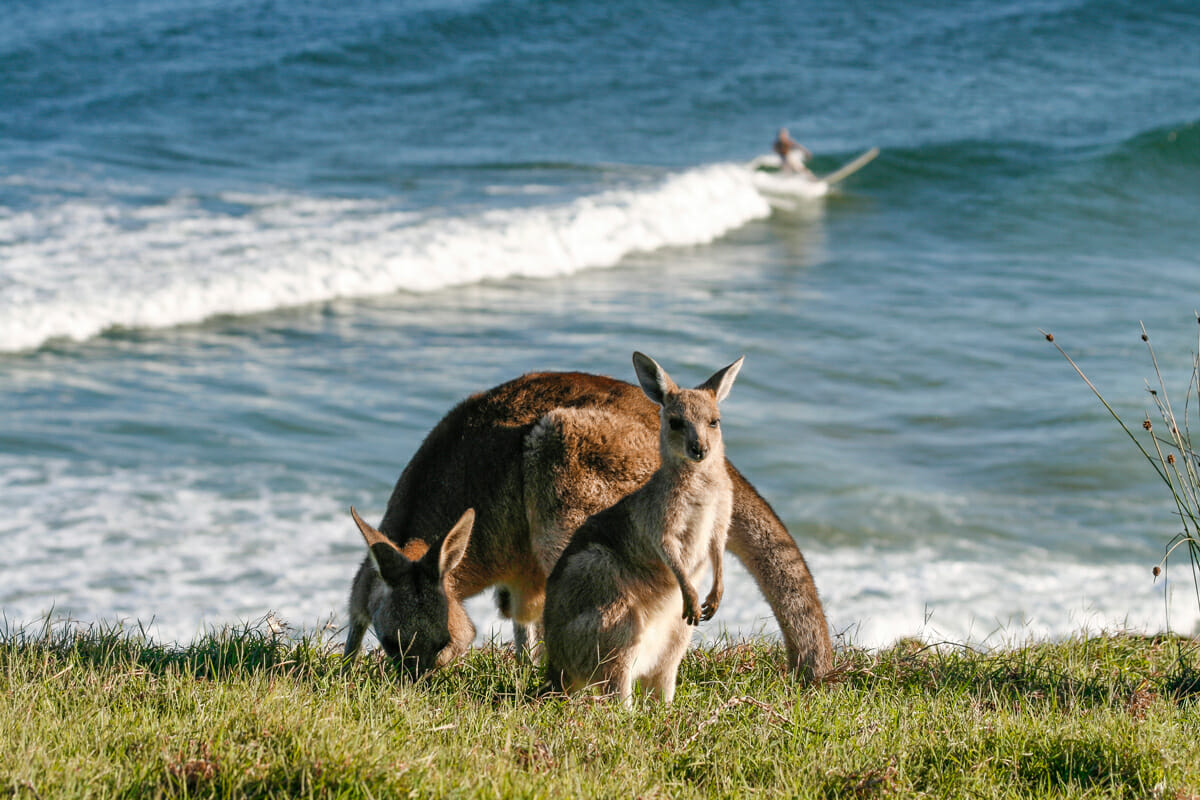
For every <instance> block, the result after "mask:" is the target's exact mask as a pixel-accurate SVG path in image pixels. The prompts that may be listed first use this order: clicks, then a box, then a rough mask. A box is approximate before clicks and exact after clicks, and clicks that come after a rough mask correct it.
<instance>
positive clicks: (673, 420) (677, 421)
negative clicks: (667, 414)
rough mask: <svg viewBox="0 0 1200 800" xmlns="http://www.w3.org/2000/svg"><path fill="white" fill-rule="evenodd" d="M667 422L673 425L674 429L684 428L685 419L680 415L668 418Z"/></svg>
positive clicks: (672, 428)
mask: <svg viewBox="0 0 1200 800" xmlns="http://www.w3.org/2000/svg"><path fill="white" fill-rule="evenodd" d="M667 424H668V425H670V426H671V430H673V431H681V430H683V420H681V419H680V418H679V417H671V418H670V419H668V420H667Z"/></svg>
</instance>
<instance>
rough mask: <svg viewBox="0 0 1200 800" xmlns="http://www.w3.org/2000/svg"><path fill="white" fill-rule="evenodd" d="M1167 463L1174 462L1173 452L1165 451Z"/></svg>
mask: <svg viewBox="0 0 1200 800" xmlns="http://www.w3.org/2000/svg"><path fill="white" fill-rule="evenodd" d="M1167 463H1168V464H1174V463H1175V454H1174V453H1167Z"/></svg>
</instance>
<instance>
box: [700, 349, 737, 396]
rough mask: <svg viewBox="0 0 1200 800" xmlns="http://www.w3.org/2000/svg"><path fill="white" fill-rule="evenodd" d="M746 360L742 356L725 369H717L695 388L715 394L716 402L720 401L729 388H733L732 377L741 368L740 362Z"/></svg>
mask: <svg viewBox="0 0 1200 800" xmlns="http://www.w3.org/2000/svg"><path fill="white" fill-rule="evenodd" d="M745 360H746V357H745V356H742V357H741V358H739V359H738V360H737V361H735V362H733V363H732V364H730V365H729V366H728V367H725V369H722V370H717V372H716V373H715V374H714V375H713V376H712V377H711V378H709V379H708V380H706V381H705V382H704V383H702V384H700V385H699V386H697V387H696V388H697V389H707V390H708V391H710V392H712V393H713V394H715V395H716V396H717V402H718V403H719V402H721V401H722V400H724V399H725V398H726V397H728V396H729V390H730V389H732V388H733V379H734V378H736V377H737V375H738V372H739V371H740V370H741V368H742V362H743V361H745Z"/></svg>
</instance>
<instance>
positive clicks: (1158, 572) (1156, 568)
mask: <svg viewBox="0 0 1200 800" xmlns="http://www.w3.org/2000/svg"><path fill="white" fill-rule="evenodd" d="M1161 574H1162V568H1161V567H1155V568H1154V577H1156V578H1157V577H1158V576H1159V575H1161Z"/></svg>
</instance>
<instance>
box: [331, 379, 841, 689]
mask: <svg viewBox="0 0 1200 800" xmlns="http://www.w3.org/2000/svg"><path fill="white" fill-rule="evenodd" d="M548 414H552V415H554V416H555V417H556V419H557V421H558V426H559V431H560V436H559V437H558V438H556V439H555V440H554V441H553V442H542V443H541V444H542V445H543V446H541V447H539V446H537V445H538V442H536V440H535V439H536V437H533V436H532V433H533V431H534V430H535V429H536V428H537V427H538V426H539V423H540V422H541V421H542V419H543V418H544V417H546V415H548ZM658 435H659V415H658V408H657V406H655V404H654V403H653V402H652V401H651V400H650V399H649V398H648V397H646V395H645V394H644V393H643V392H642V391H641V389H639V388H638V387H636V386H634V385H633V384H630V383H627V382H625V381H620V380H616V379H615V378H609V377H604V376H600V375H590V374H587V373H581V372H541V373H531V374H528V375H524V376H522V377H519V378H516V379H514V380H511V381H508V382H507V383H503V384H501V385H499V386H496V387H494V388H492V389H489V390H487V391H484V392H480V393H478V394H475V395H472V396H471V397H468V398H467V399H466V400H464V401H462V402H461V403H459V404H458V405H457V406H455V407H454V408H453V409H451V410H450V412H449V413H447V414H446V416H445V417H444V418H443V419H442V420H441V421H440V422H439V423H438V424H437V425H436V426H435V427H434V428H433V430H431V431H430V432H429V434H428V435H427V436H426V437H425V440H424V442H422V444H421V446H420V447H419V448H418V449H417V451H416V453H415V454H414V455H413V457H412V459H411V460H410V461H409V463H408V466H407V467H405V469H404V471H403V472H402V473H401V475H400V477H399V479H398V480H397V481H396V486H395V488H394V489H393V490H392V494H391V497H390V499H389V500H388V503H387V509H386V511H385V512H384V515H383V519H382V521H381V522H380V523H379V529H378V531H376V533H380V534H382V536H383V537H385V538H387V539H389V540H390V541H391V542H393V543H394V544H396V545H397V547H398V548H399V550H398V551H397V552H398V553H399V554H400V555H402V556H404V557H405V558H406V559H409V560H413V561H425V558H424V554H427V553H428V552H430V551H433V552H435V553H438V554H439V555H438V556H437V557H436V558H435V557H429V558H428V561H425V563H424V566H423V568H421V569H413V570H409V571H408V575H407V582H398V583H396V584H394V585H393V584H388V583H387V581H377V580H375V579H373V578H363V577H362V575H363V572H364V571H368V572H377V568H376V567H375V565H374V562H373V561H372V560H371V557H370V554H368V555H367V557H366V558H364V559H363V563H362V565H361V566H360V567H359V576H358V577H356V578H355V582H354V585H355V586H356V587H357V586H359V585H360V581H367V583H365V584H363V585H365V586H369V587H371V588H370V591H371V592H372V593H374V594H375V598H374V601H375V607H376V608H377V609H382V608H385V607H395V608H397V609H399V610H398V611H396V612H395V613H394V614H389V615H387V616H378V617H376V619H375V623H376V625H375V634H376V636H377V637H378V638H379V639H380V640H381V642H385V645H384V646H385V649H386V648H387V647H388V644H387V643H389V642H391V641H395V642H397V646H399V643H400V642H403V643H405V646H406V648H407V650H408V651H409V652H413V653H430V652H435V653H436V655H435V656H434V657H433V658H432V659H430V658H428V657H425V658H421V659H420V660H419V669H420V670H426V669H431V668H434V667H437V666H441V665H444V664H446V663H448V662H450V661H452V660H453V659H454V658H456V657H457V656H459V655H461V654H462V653H463V652H465V651H466V649H467V648H468V647H470V645H471V642H472V641H473V640H474V637H475V629H474V627H473V626H472V625H471V621H470V619H469V618H468V617H467V614H466V611H465V609H464V608H463V605H462V601H463V600H464V599H465V598H468V597H473V596H474V595H477V594H479V593H480V592H482V591H484V590H485V589H487V588H489V587H497V588H498V589H499V590H500V594H501V595H502V596H503V598H504V600H505V602H504V603H503V605H502V610H503V611H504V613H505V615H506V616H508V617H510V618H511V619H512V620H513V626H514V634H515V635H514V638H515V640H516V641H517V643H518V647H522V648H523V647H524V646H525V645H526V643H527V642H528V632H529V630H530V628H531V627H532V626H534V625H536V624H537V623H538V622H539V621H540V619H541V616H542V602H543V599H544V593H545V588H546V577H547V576H548V575H549V574H550V572H551V571H552V570H553V568H554V565H555V563H556V562H557V561H558V556H559V554H560V553H562V551H563V549H564V548H565V547H566V546H567V542H568V541H569V539H570V536H571V534H572V533H573V532H574V531H575V530H576V529H577V528H578V527H579V526H580V525H582V524H583V521H584V520H585V519H587V518H588V517H590V516H591V515H592V514H594V513H596V512H597V511H600V510H601V509H604V508H607V507H608V506H611V505H612V504H614V503H615V502H616V501H617V500H619V499H620V498H621V497H624V496H625V495H627V494H629V493H630V492H632V491H634V490H635V489H637V488H638V487H639V486H641V485H642V484H643V483H645V482H646V480H647V479H648V478H649V477H650V475H651V474H652V473H653V472H654V471H655V470H656V469H658V465H659V455H658ZM725 467H726V469H727V470H728V472H729V477H730V480H732V481H733V515H732V519H731V521H730V526H729V535H728V540H727V542H726V546H727V547H728V549H729V551H730V552H731V553H733V554H734V555H735V556H736V557H737V558H738V559H739V560H740V561H741V562H742V564H743V565H744V566H745V567H746V569H747V571H748V572H749V573H750V574H751V575H752V576H753V577H754V580H755V582H756V583H757V585H758V588H759V590H760V591H761V592H762V593H763V595H764V596H765V598H766V599H767V602H768V603H769V604H770V606H771V610H772V611H773V612H774V615H775V619H776V621H777V622H778V624H779V628H780V632H781V633H782V635H783V641H784V644H785V646H786V648H787V657H788V666H789V667H790V668H791V669H793V670H794V671H795V672H796V674H797V676H798V677H799V678H800V679H801V680H804V681H814V680H819V679H820V678H821V677H822V676H824V675H825V674H826V673H827V672H828V671H829V669H830V668H831V666H832V661H833V648H832V644H831V642H830V638H829V628H828V626H827V624H826V621H825V613H824V611H823V610H822V608H821V601H820V598H819V597H818V595H817V589H816V586H815V585H814V584H813V580H812V575H811V574H810V573H809V570H808V565H807V564H806V563H805V561H804V556H803V555H802V554H801V553H800V549H799V548H798V547H797V546H796V542H795V540H794V539H792V537H791V535H790V534H789V533H788V531H787V528H786V527H785V526H784V524H783V523H782V522H781V521H780V519H779V517H778V516H777V515H776V514H775V512H774V510H773V509H772V508H771V506H770V505H769V504H768V503H767V501H766V500H764V499H763V498H762V497H761V496H760V495H759V494H758V492H756V491H755V490H754V487H753V486H751V485H750V483H749V482H748V481H747V480H746V479H745V478H744V477H743V476H742V474H741V473H740V472H738V471H737V470H736V469H735V468H734V467H733V465H732V464H730V463H729V462H728V460H726V461H725ZM468 508H474V509H475V523H474V526H473V528H472V529H471V531H470V535H469V543H468V546H467V550H466V553H465V554H464V555H462V557H461V558H460V559H459V560H458V562H457V566H453V563H454V559H453V558H451V559H447V560H443V559H442V558H441V557H440V553H441V552H442V550H443V548H445V547H446V546H447V543H448V540H449V538H450V537H448V535H447V531H450V530H452V529H453V528H454V527H455V522H456V520H458V519H459V518H460V516H461V515H462V513H463V511H464V510H465V509H468ZM359 527H360V530H362V531H363V532H364V536H366V535H367V531H375V529H374V528H371V527H370V526H369V525H367V524H366V523H360V524H359ZM459 535H460V536H461V535H462V534H461V533H460V534H459ZM456 539H457V537H456ZM371 541H372V539H371V538H369V537H368V538H367V547H368V549H369V550H370V549H371V548H372V547H374V545H372V544H371ZM452 549H456V548H452ZM443 568H446V569H443ZM353 607H354V603H353V602H352V608H353ZM407 608H418V609H420V610H419V611H417V612H410V611H408V610H406V609H407ZM381 621H382V622H383V627H381V626H380V622H381ZM370 624H371V623H370V621H369V620H368V619H367V616H366V615H364V614H362V613H356V612H354V611H353V610H352V611H351V614H350V625H349V630H348V633H347V636H346V649H345V653H346V655H347V656H350V655H353V654H354V653H355V652H357V651H358V648H359V646H360V645H361V643H362V639H363V635H364V633H365V631H366V629H367V627H368V625H370ZM438 647H441V649H440V650H438V649H437V648H438Z"/></svg>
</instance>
